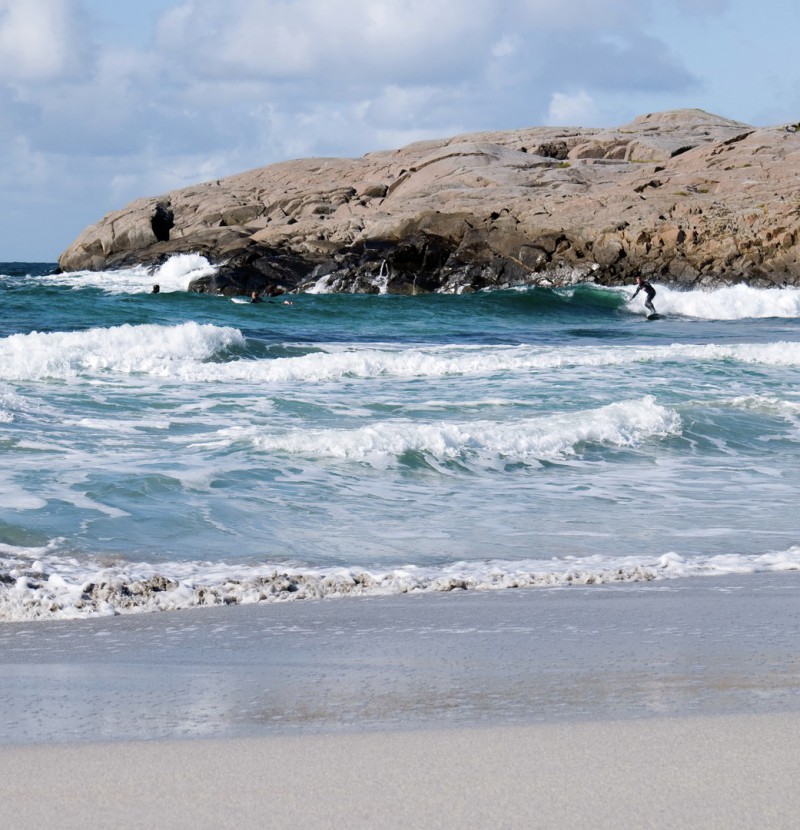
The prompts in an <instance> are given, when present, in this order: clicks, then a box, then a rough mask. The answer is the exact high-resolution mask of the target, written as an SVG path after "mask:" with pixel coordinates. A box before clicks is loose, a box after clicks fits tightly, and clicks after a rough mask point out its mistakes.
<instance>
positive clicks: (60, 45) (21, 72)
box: [0, 0, 82, 81]
mask: <svg viewBox="0 0 800 830" xmlns="http://www.w3.org/2000/svg"><path fill="white" fill-rule="evenodd" d="M77 22H78V8H77V6H76V4H75V2H74V0H0V79H5V80H10V81H14V80H22V81H46V80H49V79H52V78H57V77H60V76H62V75H63V74H64V73H69V72H72V71H74V70H76V69H77V68H78V66H79V65H80V57H81V51H82V50H81V43H82V38H81V37H80V34H79V27H78V25H77Z"/></svg>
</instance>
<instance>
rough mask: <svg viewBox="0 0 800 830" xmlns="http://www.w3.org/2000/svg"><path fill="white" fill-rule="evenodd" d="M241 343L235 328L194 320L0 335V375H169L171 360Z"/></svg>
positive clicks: (18, 377)
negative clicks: (99, 373) (201, 323)
mask: <svg viewBox="0 0 800 830" xmlns="http://www.w3.org/2000/svg"><path fill="white" fill-rule="evenodd" d="M243 344H244V337H243V336H242V334H241V333H240V332H239V331H238V330H236V329H232V328H221V327H219V326H213V325H200V324H198V323H193V322H192V323H183V324H181V325H177V326H159V325H141V326H130V325H123V326H116V327H113V328H96V329H89V330H87V331H74V332H52V333H40V332H32V333H31V334H14V335H11V336H10V337H6V338H3V339H0V373H2V377H3V378H4V379H6V380H38V379H42V378H46V377H51V378H69V377H74V376H76V375H81V374H88V373H96V372H103V371H115V372H127V373H132V372H142V373H148V374H153V375H169V374H170V366H171V365H173V364H176V363H177V364H180V363H184V362H186V361H190V362H193V361H202V360H206V359H208V358H210V357H212V356H213V355H215V354H217V353H219V352H220V351H222V350H224V349H226V348H229V347H231V346H241V345H243Z"/></svg>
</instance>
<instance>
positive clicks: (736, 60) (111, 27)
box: [0, 0, 800, 262]
mask: <svg viewBox="0 0 800 830" xmlns="http://www.w3.org/2000/svg"><path fill="white" fill-rule="evenodd" d="M798 33H800V7H798V6H797V2H796V0H760V2H758V3H753V2H752V0H183V1H182V2H181V0H135V2H131V0H0V261H44V262H48V261H55V260H56V259H57V257H58V255H59V254H60V253H61V252H62V251H63V250H64V249H65V248H66V247H67V246H68V245H69V244H71V242H72V241H73V240H74V239H75V238H76V237H77V236H78V234H79V233H80V232H81V230H83V228H85V227H86V226H87V225H90V224H92V223H94V222H96V221H98V220H99V219H100V218H101V217H102V216H104V215H105V214H106V213H108V212H109V211H112V210H118V209H120V208H122V207H124V206H125V205H126V204H127V203H128V202H130V201H132V200H134V199H137V198H140V197H145V196H147V197H150V196H158V195H159V194H162V193H164V192H166V191H168V190H172V189H175V188H178V187H185V186H188V185H192V184H196V183H199V182H203V181H208V180H210V179H216V178H220V177H222V176H226V175H231V174H233V173H239V172H242V171H244V170H249V169H252V168H254V167H261V166H263V165H266V164H270V163H272V162H276V161H281V160H284V159H290V158H300V157H305V156H360V155H363V154H364V153H366V152H370V151H373V150H382V149H390V148H395V147H401V146H403V145H405V144H408V143H410V142H412V141H416V140H419V139H424V138H436V137H446V136H452V135H456V134H458V133H463V132H472V131H476V130H503V129H512V128H519V127H530V126H541V125H551V126H584V127H607V126H620V125H623V124H626V123H627V122H629V121H631V120H632V119H633V118H635V117H636V116H638V115H642V114H644V113H648V112H657V111H662V110H671V109H678V108H683V107H698V108H700V109H704V110H706V111H708V112H711V113H714V114H716V115H721V116H724V117H726V118H732V119H736V120H739V121H744V122H746V123H749V124H754V125H758V126H767V125H773V124H781V123H788V122H791V123H794V122H798V121H800V58H798V47H797V43H796V41H797V35H798Z"/></svg>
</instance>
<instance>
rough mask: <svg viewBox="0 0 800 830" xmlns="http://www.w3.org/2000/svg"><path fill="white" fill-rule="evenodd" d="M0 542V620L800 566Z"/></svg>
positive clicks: (799, 554) (749, 560) (790, 558)
mask: <svg viewBox="0 0 800 830" xmlns="http://www.w3.org/2000/svg"><path fill="white" fill-rule="evenodd" d="M57 546H58V543H57V542H54V543H53V544H51V545H50V546H48V547H47V548H35V549H27V550H25V549H21V548H11V547H10V546H8V545H0V621H6V622H9V621H22V620H38V619H71V618H78V617H92V616H108V615H115V614H131V613H143V612H152V611H164V610H178V609H183V608H193V607H198V606H214V605H231V604H252V603H258V602H281V601H287V600H298V599H323V598H333V597H344V596H388V595H394V594H403V593H418V592H446V591H453V590H475V591H487V590H503V589H511V588H556V587H568V586H576V585H604V584H609V583H615V582H650V581H653V580H669V579H675V578H678V577H683V578H686V577H696V576H724V575H726V574H748V573H759V572H780V571H796V570H800V547H793V548H790V549H789V550H786V551H776V552H770V553H766V554H760V555H743V554H734V553H731V554H727V555H722V556H697V557H691V558H685V557H681V556H678V555H677V554H674V553H666V554H663V555H661V556H642V557H630V556H628V557H613V556H588V557H583V558H577V557H563V558H557V559H556V558H554V559H542V560H539V559H526V560H520V561H503V560H482V561H472V562H453V563H450V564H447V565H442V566H437V567H433V566H431V567H417V566H412V565H407V566H403V567H396V568H391V569H387V570H375V569H364V568H346V567H333V568H297V567H283V566H275V565H269V564H264V565H261V566H259V565H250V566H247V565H226V564H225V563H220V564H211V563H207V562H184V563H179V562H173V563H163V564H161V565H158V566H156V565H152V564H145V563H124V562H116V563H110V562H105V563H104V562H99V561H90V562H78V561H77V560H76V559H74V558H69V557H64V556H57V555H55V550H56V548H57Z"/></svg>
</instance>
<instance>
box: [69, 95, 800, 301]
mask: <svg viewBox="0 0 800 830" xmlns="http://www.w3.org/2000/svg"><path fill="white" fill-rule="evenodd" d="M799 171H800V132H794V133H792V132H789V131H787V130H785V129H784V128H783V127H782V126H775V127H762V128H756V127H753V126H750V125H747V124H743V123H741V122H738V121H731V120H729V119H726V118H722V117H719V116H715V115H711V114H709V113H706V112H703V111H702V110H675V111H670V112H665V113H649V114H647V115H643V116H640V117H639V118H636V119H634V120H633V121H632V122H630V123H629V124H626V125H623V126H621V127H618V128H613V129H594V128H559V127H532V128H529V129H519V130H510V131H505V132H484V133H476V134H470V135H462V136H456V137H453V138H447V139H441V140H433V141H424V142H417V143H415V144H411V145H408V146H407V147H403V148H401V149H398V150H391V151H384V152H377V153H369V154H367V155H365V156H363V157H362V158H359V159H301V160H296V161H288V162H282V163H280V164H274V165H270V166H268V167H263V168H258V169H256V170H251V171H248V172H246V173H241V174H238V175H236V176H230V177H228V178H224V179H219V180H216V181H212V182H206V183H204V184H198V185H194V186H192V187H188V188H183V189H180V190H175V191H171V192H169V193H165V194H161V195H159V196H155V197H153V198H146V199H138V200H136V201H135V202H133V203H131V204H130V205H128V206H127V207H126V208H124V209H123V210H119V211H114V212H113V213H110V214H108V215H107V216H105V217H104V218H102V219H101V220H99V221H98V222H97V223H96V224H94V225H92V226H90V227H88V228H86V230H84V231H83V232H82V233H81V234H80V236H79V237H78V238H77V239H76V240H75V242H74V243H73V244H72V245H71V246H70V247H69V248H68V249H67V250H66V251H65V252H64V253H63V254H62V256H61V258H60V260H59V264H60V267H61V269H62V270H77V269H93V270H99V269H107V268H117V267H124V266H128V265H133V264H137V265H153V266H155V265H158V264H160V263H161V262H163V261H164V260H165V259H166V258H167V257H169V256H171V255H173V254H176V253H200V254H203V255H204V256H206V257H207V258H208V259H209V261H211V262H212V263H214V264H215V265H217V266H219V268H218V271H217V274H216V276H215V277H206V278H203V279H201V280H198V281H196V282H195V283H193V284H192V285H191V286H190V289H191V290H195V291H208V292H213V293H241V294H249V293H250V292H251V291H253V290H258V291H263V292H265V293H270V294H277V293H283V292H292V291H301V290H307V289H308V288H310V287H312V286H314V285H316V284H317V283H319V282H320V281H322V282H323V283H324V287H325V288H327V290H336V291H389V292H394V293H417V292H421V291H469V290H476V289H479V288H483V287H490V286H503V285H520V284H522V285H525V284H529V285H559V284H570V283H572V282H575V281H576V280H581V279H591V280H596V281H600V282H603V283H608V284H619V283H622V282H628V281H631V280H632V279H633V278H634V276H635V275H636V274H637V273H644V274H647V275H649V276H653V277H657V278H658V279H661V280H669V281H674V282H675V283H677V284H681V285H693V284H695V283H697V284H704V285H705V284H708V281H709V280H713V281H717V282H730V283H734V282H738V281H742V280H745V281H746V280H752V281H757V282H758V283H759V284H784V283H786V284H792V285H795V284H800V265H799V264H798V263H799V261H800V252H798V241H799V240H800V212H798V208H797V205H798V202H797V198H798V196H797V194H798V192H800V172H799Z"/></svg>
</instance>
